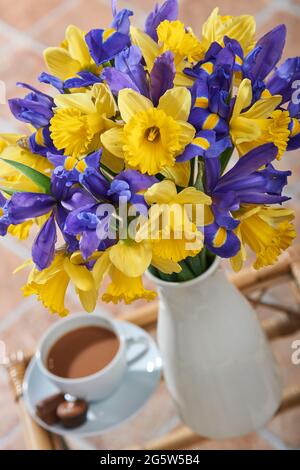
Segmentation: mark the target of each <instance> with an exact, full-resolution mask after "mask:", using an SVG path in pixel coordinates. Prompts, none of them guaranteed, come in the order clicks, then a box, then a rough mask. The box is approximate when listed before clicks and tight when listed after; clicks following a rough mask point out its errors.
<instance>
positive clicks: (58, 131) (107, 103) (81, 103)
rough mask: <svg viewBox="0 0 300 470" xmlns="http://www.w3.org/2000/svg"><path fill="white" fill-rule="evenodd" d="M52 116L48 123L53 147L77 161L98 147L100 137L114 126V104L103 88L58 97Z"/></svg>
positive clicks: (108, 92)
mask: <svg viewBox="0 0 300 470" xmlns="http://www.w3.org/2000/svg"><path fill="white" fill-rule="evenodd" d="M54 101H55V105H56V109H55V114H54V116H53V118H52V119H51V121H50V132H51V137H52V139H53V142H54V145H55V146H56V148H58V149H59V150H64V153H65V155H68V156H71V157H75V158H78V157H80V156H82V155H85V154H88V153H90V152H92V151H94V150H98V149H99V148H100V147H101V140H100V136H101V134H102V133H103V132H105V131H106V130H108V129H110V128H112V127H114V126H116V125H117V124H116V123H115V122H114V121H112V119H110V118H112V117H113V116H115V114H116V103H115V101H114V98H113V96H112V94H111V92H110V90H109V88H108V87H107V86H106V85H104V84H102V83H101V84H96V85H94V86H93V88H92V89H91V90H87V91H86V92H85V93H72V94H65V95H58V96H57V97H56V98H55V100H54Z"/></svg>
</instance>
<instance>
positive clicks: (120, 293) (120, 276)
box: [102, 266, 156, 304]
mask: <svg viewBox="0 0 300 470" xmlns="http://www.w3.org/2000/svg"><path fill="white" fill-rule="evenodd" d="M109 275H110V278H111V283H110V284H109V285H108V287H107V289H106V292H105V293H104V294H103V296H102V300H103V301H104V302H107V303H108V302H113V303H114V304H117V303H118V302H120V301H123V302H125V303H126V304H130V303H131V302H133V301H135V300H138V299H145V300H147V301H148V302H151V301H152V300H154V299H155V297H156V292H154V291H152V290H148V289H145V287H144V286H143V280H142V276H138V277H128V276H126V275H125V274H124V273H122V272H121V271H119V270H118V269H116V268H115V267H114V266H111V268H110V270H109Z"/></svg>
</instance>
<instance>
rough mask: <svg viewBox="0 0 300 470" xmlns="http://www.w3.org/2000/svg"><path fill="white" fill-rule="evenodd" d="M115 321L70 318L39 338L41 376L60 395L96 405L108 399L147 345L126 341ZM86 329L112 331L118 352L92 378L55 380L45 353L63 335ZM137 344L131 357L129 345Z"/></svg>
mask: <svg viewBox="0 0 300 470" xmlns="http://www.w3.org/2000/svg"><path fill="white" fill-rule="evenodd" d="M120 323H121V322H119V321H118V320H112V319H110V318H108V317H106V316H104V315H98V314H93V315H88V314H72V316H70V317H68V318H65V319H63V320H59V321H58V322H57V323H55V324H54V325H53V326H52V327H51V328H49V330H48V331H47V332H46V333H45V335H44V336H43V337H42V339H41V341H40V343H39V347H38V349H37V352H36V359H37V363H38V366H39V368H40V370H41V371H42V373H43V374H44V375H45V376H47V377H48V379H49V380H50V381H51V382H52V383H53V384H54V385H55V386H56V387H57V388H58V389H59V390H60V391H62V392H63V393H65V394H69V395H72V396H73V397H76V398H83V399H85V400H87V401H98V400H103V399H104V398H106V397H108V396H109V395H111V394H112V393H113V392H114V391H115V390H116V389H117V388H118V387H119V385H120V384H121V382H122V379H123V377H124V374H125V372H126V370H127V367H128V365H129V364H132V363H133V362H135V361H136V360H137V359H139V358H140V357H141V356H143V355H144V354H145V353H146V352H147V350H148V348H149V343H148V341H147V339H146V338H145V337H144V336H143V337H126V336H124V334H123V333H122V331H121V328H120V327H119V324H120ZM86 326H98V327H102V328H106V329H108V330H110V331H112V332H113V333H114V334H115V335H116V336H117V338H118V339H119V349H118V351H117V354H116V355H115V356H114V358H113V359H112V361H111V362H110V363H109V364H108V365H107V366H105V367H104V368H103V369H101V370H99V372H96V373H95V374H92V375H88V376H86V377H81V378H78V379H74V378H72V379H68V378H62V377H58V376H57V375H55V374H53V373H52V372H50V371H49V370H48V369H47V367H46V362H47V357H48V353H49V351H50V349H51V347H52V346H53V345H54V343H55V342H56V341H57V340H58V339H60V338H62V337H63V336H64V335H65V334H66V333H69V332H70V331H72V330H76V329H78V328H81V327H86ZM137 343H139V344H140V345H141V348H139V351H138V352H137V353H136V354H134V355H133V354H132V351H131V353H130V351H129V350H130V348H131V346H132V345H135V344H137Z"/></svg>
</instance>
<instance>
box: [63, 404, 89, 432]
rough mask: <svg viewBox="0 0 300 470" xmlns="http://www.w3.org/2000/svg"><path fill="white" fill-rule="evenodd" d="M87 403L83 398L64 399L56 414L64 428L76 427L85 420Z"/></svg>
mask: <svg viewBox="0 0 300 470" xmlns="http://www.w3.org/2000/svg"><path fill="white" fill-rule="evenodd" d="M87 411H88V405H87V403H86V401H84V400H74V401H64V402H63V403H61V404H60V405H59V406H58V408H57V410H56V413H57V416H58V417H59V419H60V420H61V424H62V425H63V426H64V427H65V428H69V429H72V428H77V427H78V426H81V425H82V424H83V423H84V422H85V421H86V416H87Z"/></svg>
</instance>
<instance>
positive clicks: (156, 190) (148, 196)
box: [144, 180, 177, 204]
mask: <svg viewBox="0 0 300 470" xmlns="http://www.w3.org/2000/svg"><path fill="white" fill-rule="evenodd" d="M176 196H177V190H176V186H175V183H174V182H173V181H170V180H164V181H161V182H160V183H156V184H154V185H153V186H151V188H149V189H148V190H147V191H146V192H145V194H144V198H145V201H146V202H147V203H148V204H168V203H169V202H171V201H174V199H175V198H176Z"/></svg>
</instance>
